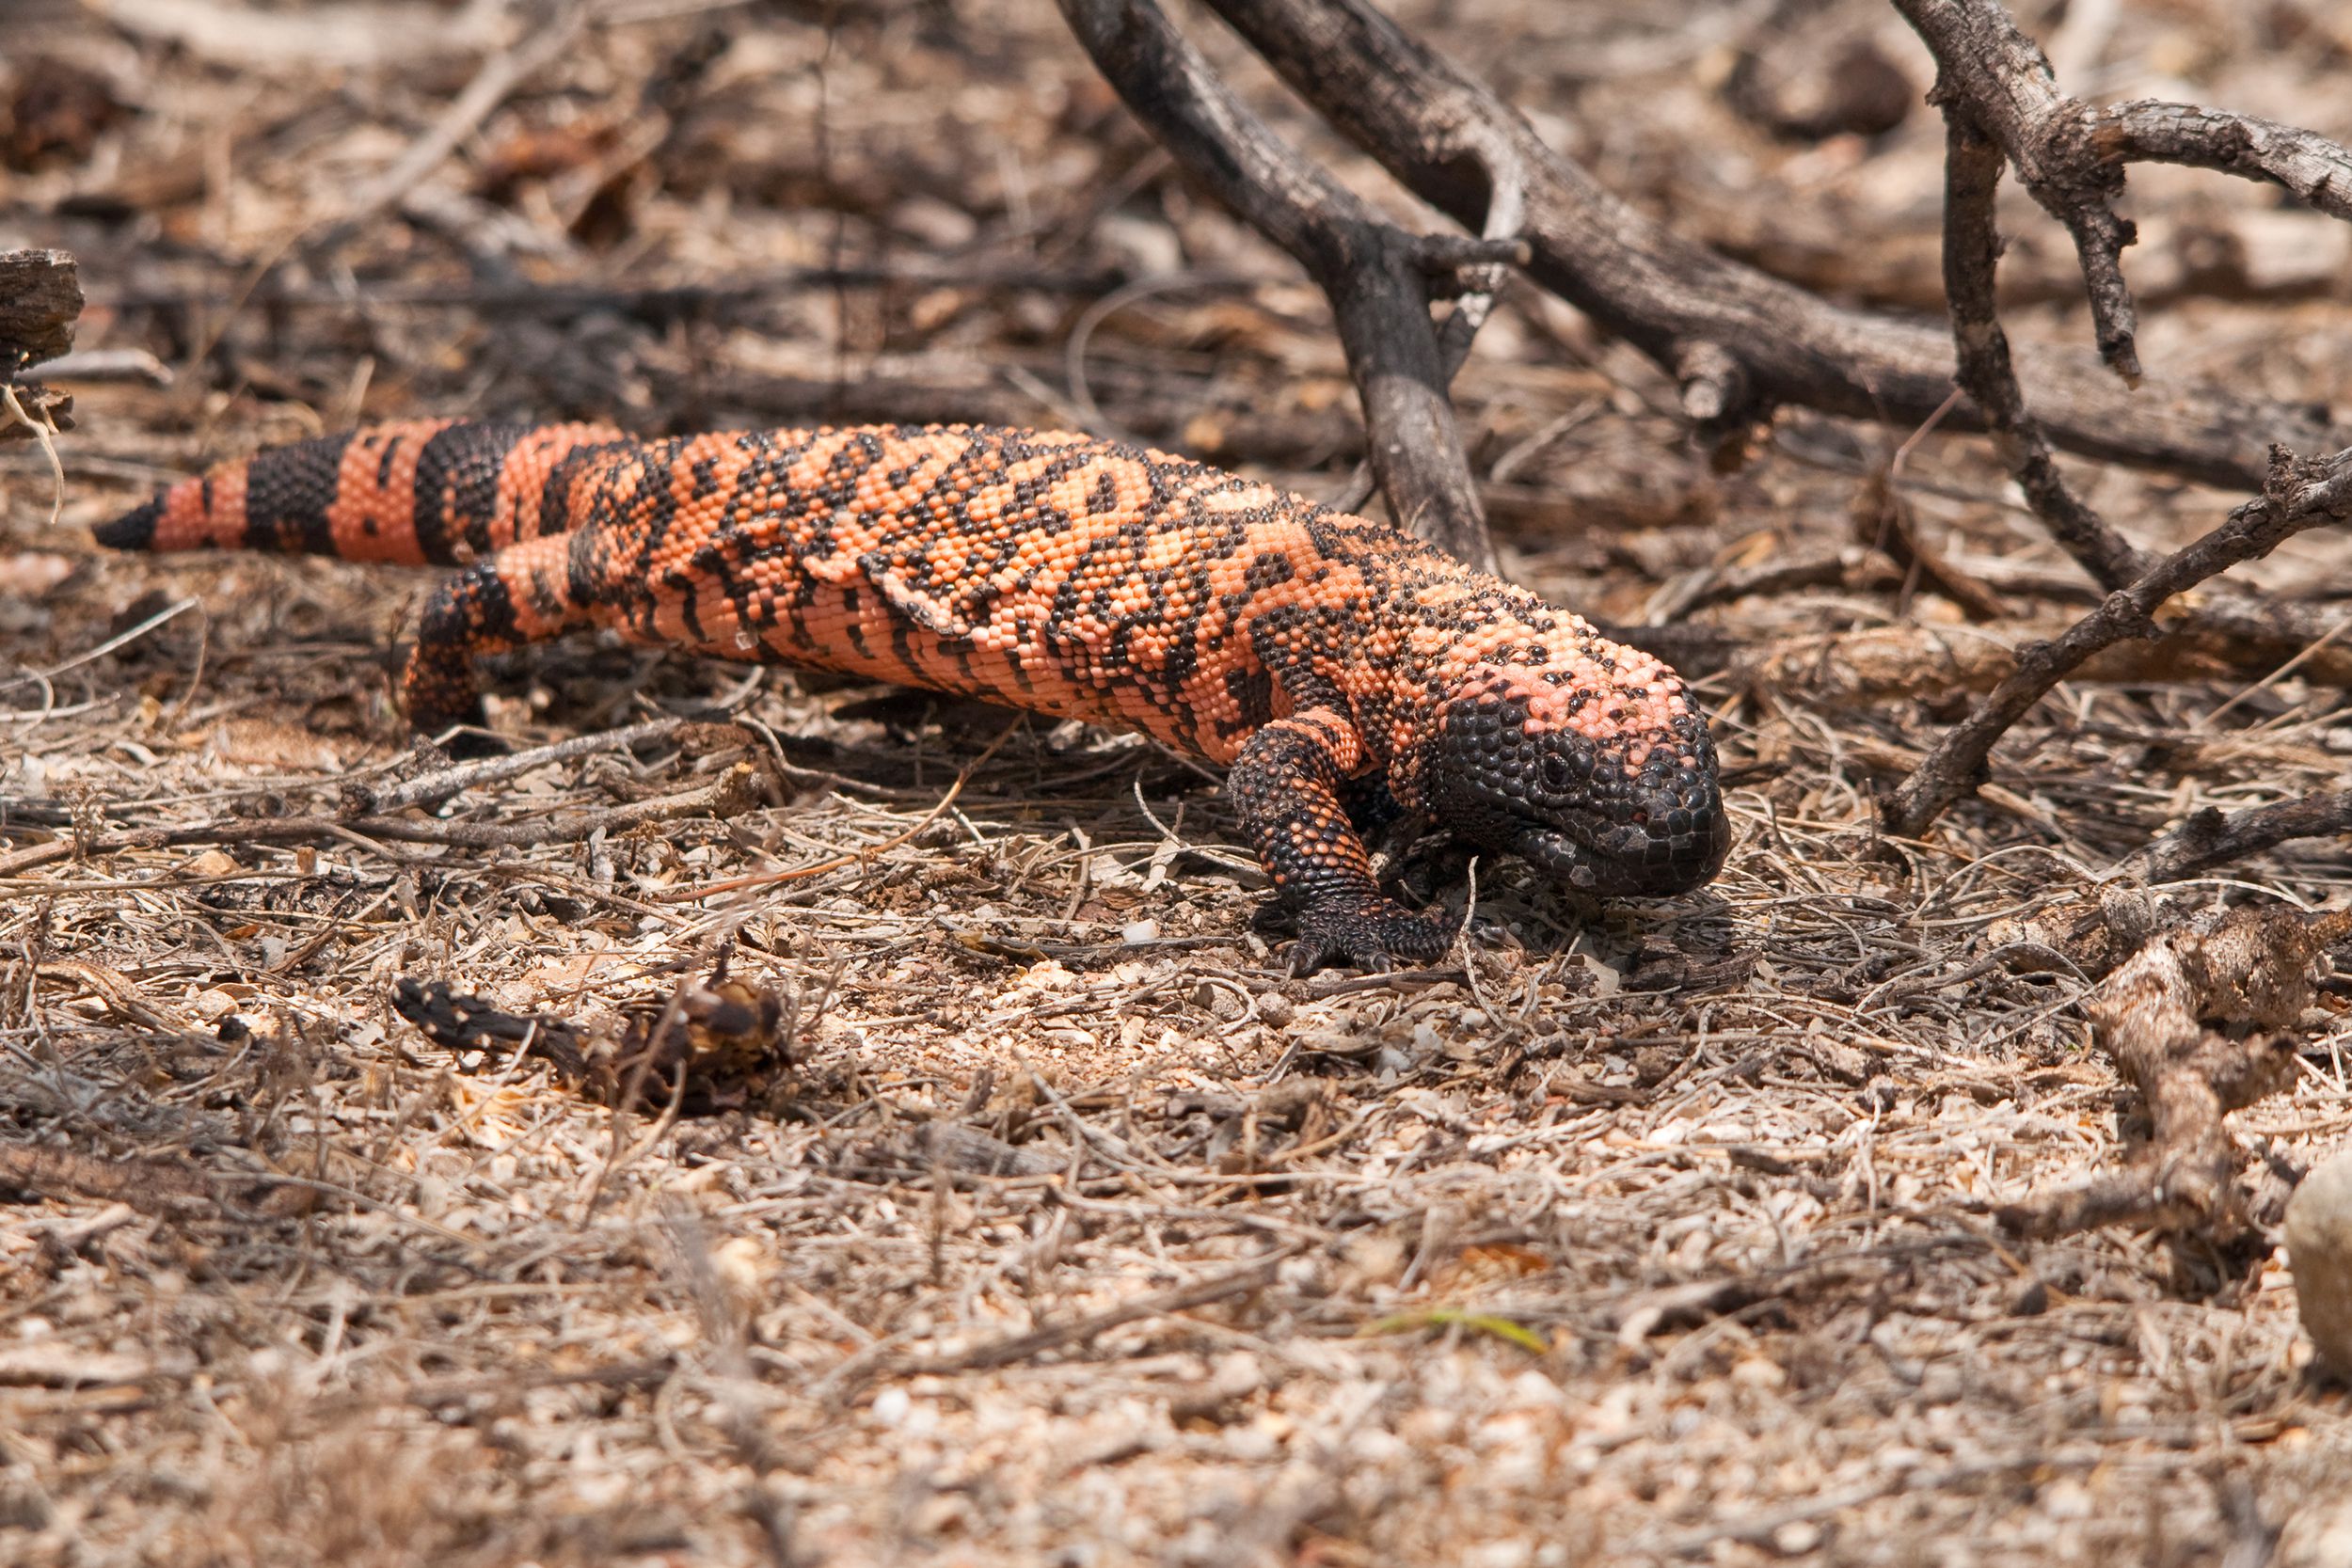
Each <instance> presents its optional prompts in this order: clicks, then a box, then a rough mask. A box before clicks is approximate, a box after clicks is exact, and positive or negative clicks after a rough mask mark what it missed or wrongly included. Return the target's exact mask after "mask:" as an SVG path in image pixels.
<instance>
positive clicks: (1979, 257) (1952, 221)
mask: <svg viewBox="0 0 2352 1568" xmlns="http://www.w3.org/2000/svg"><path fill="white" fill-rule="evenodd" d="M1944 114H1945V122H1946V123H1945V144H1944V145H1945V152H1944V297H1945V299H1946V301H1947V308H1948V309H1949V310H1950V312H1951V318H1952V341H1953V344H1954V346H1955V348H1956V349H1957V351H1958V354H1959V360H1960V369H1959V376H1958V379H1959V381H1960V385H1961V388H1962V389H1963V391H1965V392H1966V393H1967V394H1968V396H1969V397H1970V398H1972V399H1974V400H1975V402H1976V404H1977V408H1978V410H1979V412H1980V413H1982V414H1983V416H1984V422H1985V423H1986V425H1988V426H1989V427H1991V430H1992V433H1993V442H1994V446H1995V447H1997V448H1998V449H1999V450H2000V453H2001V457H2002V460H2003V461H2004V462H2005V463H2007V464H2008V466H2009V470H2010V473H2011V474H2012V475H2014V476H2015V477H2016V480H2017V484H2018V487H2019V488H2020V489H2022V490H2023V491H2025V493H2026V502H2027V504H2029V505H2030V506H2032V508H2033V510H2034V515H2036V516H2037V517H2040V518H2041V519H2042V524H2043V526H2045V527H2047V528H2048V529H2049V531H2050V532H2051V534H2052V535H2053V536H2055V537H2056V538H2057V540H2058V543H2059V545H2061V546H2064V548H2065V550H2066V553H2067V554H2069V555H2071V556H2073V557H2074V559H2075V560H2076V561H2077V562H2081V563H2082V567H2083V570H2085V571H2086V572H2089V573H2090V576H2091V578H2092V580H2093V581H2095V582H2097V583H2098V584H2099V586H2100V587H2102V588H2105V589H2108V590H2110V591H2112V590H2115V589H2119V588H2122V586H2123V585H2124V584H2126V583H2128V582H2130V581H2131V580H2132V579H2133V578H2137V577H2139V576H2140V575H2142V574H2143V573H2145V572H2146V571H2147V570H2148V565H2149V562H2150V560H2151V559H2152V558H2151V557H2149V556H2148V555H2147V554H2145V553H2144V552H2143V551H2141V550H2139V549H2138V548H2137V547H2135V546H2133V545H2132V543H2131V542H2130V541H2129V540H2127V539H2125V538H2124V537H2123V536H2122V534H2120V533H2117V532H2116V531H2114V530H2113V529H2111V528H2109V527H2108V526H2107V525H2106V522H2105V521H2103V520H2102V519H2101V518H2100V516H2099V515H2098V514H2097V513H2095V512H2093V511H2092V510H2091V509H2090V507H2089V506H2088V505H2086V504H2085V503H2084V502H2083V501H2082V500H2081V499H2079V498H2077V497H2076V496H2075V494H2074V491H2073V490H2072V489H2071V488H2069V487H2068V485H2067V483H2066V480H2065V477H2064V476H2063V475H2061V474H2060V473H2059V472H2058V463H2057V461H2056V459H2054V458H2053V457H2052V456H2051V455H2050V444H2049V442H2048V441H2046V440H2045V439H2043V438H2042V426H2041V425H2040V423H2039V422H2037V421H2036V420H2034V419H2033V417H2032V416H2031V415H2029V414H2028V413H2026V399H2025V393H2024V392H2023V391H2022V390H2021V389H2020V388H2019V387H2018V385H2017V372H2016V371H2015V370H2014V369H2013V368H2012V367H2011V366H2010V355H2009V335H2008V334H2007V333H2005V332H2003V331H2002V330H2001V322H2000V317H1999V315H1998V314H1997V313H1996V312H1995V310H1994V268H1995V267H1996V266H1997V264H1998V261H1999V258H2000V254H2001V240H2000V235H1999V234H1998V233H1997V232H1995V230H1994V224H1993V197H1994V191H1995V190H1996V189H1997V188H1998V186H1999V183H2000V179H2001V150H2000V149H1999V148H1998V147H1997V146H1995V145H1994V143H1993V141H1992V140H1991V139H1990V138H1988V137H1987V136H1986V135H1984V133H1983V132H1982V131H1981V130H1979V128H1978V126H1977V125H1976V123H1975V121H1974V120H1973V119H1971V118H1970V117H1969V115H1968V113H1967V111H1966V110H1965V109H1964V108H1963V107H1962V106H1961V105H1960V104H1959V103H1955V102H1952V101H1950V100H1948V99H1947V102H1946V103H1945V106H1944Z"/></svg>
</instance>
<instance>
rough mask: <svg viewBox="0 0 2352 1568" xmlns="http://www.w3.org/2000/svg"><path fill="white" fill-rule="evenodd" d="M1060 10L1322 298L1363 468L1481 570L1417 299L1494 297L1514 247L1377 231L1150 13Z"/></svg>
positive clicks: (1186, 155)
mask: <svg viewBox="0 0 2352 1568" xmlns="http://www.w3.org/2000/svg"><path fill="white" fill-rule="evenodd" d="M1061 8H1062V15H1063V17H1064V18H1065V19H1066V20H1067V21H1068V22H1069V24H1070V27H1071V30H1072V31H1073V33H1075V34H1076V35H1077V37H1078V40H1079V42H1080V43H1081V44H1083V45H1084V46H1085V47H1086V50H1087V53H1088V54H1089V55H1092V56H1093V57H1094V62H1095V65H1096V66H1097V67H1098V68H1099V69H1100V70H1101V71H1102V72H1103V74H1104V77H1106V78H1107V79H1108V80H1109V82H1110V84H1111V85H1112V87H1116V88H1117V89H1118V91H1119V94H1120V97H1121V98H1122V99H1124V100H1125V101H1126V103H1127V106H1128V108H1129V109H1130V110H1131V111H1132V112H1133V113H1134V114H1135V116H1136V119H1140V120H1142V121H1143V123H1144V124H1145V125H1146V126H1147V127H1149V128H1150V129H1151V131H1152V135H1155V136H1157V137H1158V138H1159V140H1160V141H1161V143H1162V144H1163V145H1165V146H1166V147H1167V148H1168V150H1169V151H1171V152H1173V153H1174V154H1175V155H1176V157H1177V159H1178V160H1179V161H1180V162H1181V163H1183V164H1184V166H1185V167H1186V168H1187V169H1189V170H1190V171H1191V172H1192V174H1193V175H1194V176H1195V177H1196V178H1198V179H1200V181H1201V182H1203V183H1205V184H1206V185H1207V186H1208V187H1209V189H1210V190H1211V191H1212V192H1214V193H1215V194H1216V197H1217V198H1218V199H1219V200H1221V201H1223V202H1224V203H1225V204H1226V205H1227V206H1228V207H1230V208H1232V210H1233V211H1234V212H1235V213H1237V214H1240V215H1241V217H1242V218H1243V219H1244V220H1245V221H1246V222H1248V224H1249V225H1250V227H1252V228H1253V229H1256V230H1258V231H1259V232H1260V233H1262V234H1263V235H1264V236H1265V237H1266V238H1267V239H1269V240H1271V241H1273V242H1274V243H1275V244H1276V245H1280V246H1281V247H1282V248H1283V249H1284V250H1285V251H1288V252H1289V253H1290V255H1291V256H1292V257H1293V258H1294V259H1295V261H1297V262H1298V263H1299V265H1300V266H1302V267H1304V268H1305V269H1306V270H1307V272H1308V274H1309V276H1310V277H1312V278H1313V279H1314V280H1315V283H1316V284H1317V286H1318V287H1320V288H1321V289H1322V290H1323V292H1324V293H1325V294H1326V295H1327V297H1328V298H1329V299H1330V302H1331V309H1332V313H1333V315H1334V316H1335V317H1336V318H1337V320H1338V325H1339V334H1340V342H1341V346H1342V347H1343V349H1344V350H1345V352H1346V355H1347V363H1348V369H1349V371H1350V372H1351V373H1352V374H1353V375H1354V377H1355V381H1356V388H1357V391H1358V392H1359V395H1360V396H1361V398H1362V400H1363V405H1364V420H1365V423H1366V425H1367V426H1368V427H1369V429H1370V440H1369V442H1368V446H1369V451H1368V453H1367V455H1368V458H1369V460H1370V462H1371V464H1372V468H1373V472H1374V474H1375V477H1376V478H1377V479H1378V480H1379V483H1380V488H1381V490H1382V492H1383V493H1385V494H1386V495H1387V497H1388V498H1389V507H1390V511H1391V515H1393V516H1394V517H1395V518H1396V520H1397V523H1398V525H1399V526H1400V527H1404V528H1407V529H1410V530H1411V531H1414V532H1415V533H1417V534H1419V535H1421V536H1422V538H1425V539H1428V540H1429V541H1431V542H1432V543H1434V544H1437V545H1439V546H1443V547H1444V548H1446V549H1448V550H1451V551H1452V552H1453V553H1454V555H1456V556H1458V557H1460V558H1461V559H1462V560H1464V561H1467V562H1470V563H1471V564H1473V565H1476V566H1480V567H1483V568H1485V569H1486V570H1489V571H1491V570H1493V569H1494V566H1495V556H1494V546H1493V545H1492V543H1491V542H1490V541H1489V540H1488V539H1487V537H1486V513H1485V510H1484V509H1483V508H1482V507H1481V505H1480V504H1479V499H1478V492H1477V487H1476V486H1475V484H1473V483H1472V482H1471V480H1470V462H1469V459H1468V457H1467V456H1466V455H1465V453H1464V451H1463V450H1462V438H1461V433H1460V432H1459V430H1458V429H1456V427H1455V424H1454V404H1453V402H1452V400H1451V399H1450V398H1449V397H1448V395H1447V387H1448V385H1449V384H1450V382H1451V381H1452V378H1453V365H1452V364H1450V363H1449V357H1450V356H1449V353H1448V347H1449V345H1446V344H1441V342H1440V335H1439V332H1438V328H1437V327H1436V325H1434V324H1433V323H1432V322H1431V320H1430V315H1429V300H1430V297H1431V295H1432V293H1440V292H1447V291H1446V290H1445V289H1444V288H1443V287H1442V285H1443V283H1444V280H1446V279H1448V278H1459V277H1460V274H1461V272H1462V269H1464V268H1466V267H1467V268H1476V269H1480V270H1479V271H1478V272H1477V273H1476V275H1475V276H1474V277H1470V278H1468V279H1465V280H1462V281H1461V282H1457V283H1456V284H1455V285H1454V289H1453V291H1452V292H1456V293H1458V292H1460V291H1461V289H1462V287H1463V286H1464V284H1465V283H1466V284H1467V286H1468V288H1469V289H1470V292H1471V293H1474V294H1478V295H1481V296H1488V297H1490V296H1491V293H1492V290H1493V287H1494V285H1495V282H1496V279H1495V277H1493V275H1492V273H1491V271H1490V270H1488V269H1492V268H1493V267H1494V266H1495V265H1496V264H1497V263H1499V262H1505V261H1512V260H1516V259H1517V258H1518V255H1519V253H1520V247H1519V246H1518V243H1517V242H1516V240H1514V239H1512V238H1511V237H1510V236H1508V235H1507V234H1495V235H1491V236H1490V237H1489V238H1487V239H1486V240H1483V241H1480V240H1468V239H1464V238H1462V237H1460V236H1448V235H1431V234H1415V233H1411V232H1408V231H1407V230H1403V229H1399V228H1397V227H1396V226H1395V225H1393V224H1391V223H1388V222H1385V221H1383V220H1382V219H1380V218H1379V217H1378V216H1377V215H1375V214H1374V213H1373V212H1372V211H1371V209H1369V208H1368V207H1366V206H1365V205H1364V204H1363V203H1362V202H1361V201H1360V200H1359V199H1358V198H1357V197H1356V196H1355V194H1354V193H1353V192H1351V191H1349V190H1348V189H1347V188H1346V187H1345V186H1343V185H1342V184H1340V183H1339V182H1337V181H1335V180H1333V179H1332V178H1331V177H1330V176H1329V175H1327V174H1326V173H1325V172H1324V171H1323V170H1321V169H1319V168H1317V167H1315V166H1312V165H1311V164H1309V163H1308V162H1306V161H1305V160H1304V159H1303V158H1301V157H1300V156H1299V155H1298V154H1297V153H1296V152H1295V151H1294V150H1292V149H1291V148H1289V147H1288V146H1286V145H1285V144H1284V143H1283V142H1282V141H1281V140H1280V139H1279V137H1277V136H1276V135H1274V134H1273V132H1272V131H1270V130H1269V129H1267V127H1266V126H1265V124H1264V123H1263V121H1261V120H1260V119H1257V117H1255V116H1254V115H1252V114H1250V113H1249V111H1248V109H1246V108H1244V107H1243V106H1242V104H1241V103H1240V102H1239V101H1238V100H1237V99H1235V98H1234V96H1233V95H1232V92H1231V91H1230V90H1229V89H1228V88H1227V87H1225V85H1224V84H1223V83H1222V82H1220V81H1219V80H1217V78H1216V73H1215V71H1214V70H1213V68H1212V67H1211V66H1210V64H1209V62H1208V60H1207V59H1206V58H1205V57H1203V56H1202V55H1201V54H1200V51H1199V50H1197V49H1195V48H1194V47H1193V46H1192V45H1191V44H1190V43H1188V42H1187V41H1186V40H1184V36H1183V35H1182V34H1180V33H1178V32H1177V31H1176V29H1175V28H1174V27H1173V26H1171V25H1170V24H1168V19H1167V17H1166V16H1164V15H1163V14H1161V12H1160V10H1159V8H1157V7H1156V6H1154V5H1152V4H1151V3H1150V0H1124V3H1120V0H1061ZM1498 206H1499V207H1502V208H1506V209H1507V207H1508V203H1507V202H1505V203H1499V204H1498ZM1433 285H1435V286H1433ZM1485 310H1486V307H1485V305H1484V304H1483V303H1481V304H1479V305H1476V306H1474V307H1473V308H1472V309H1471V310H1470V313H1469V314H1464V313H1463V312H1462V311H1461V310H1458V309H1457V311H1456V316H1457V318H1458V319H1460V320H1461V321H1462V322H1463V324H1464V325H1463V326H1462V327H1461V328H1459V329H1457V330H1456V332H1455V333H1454V338H1455V339H1457V340H1458V341H1459V343H1460V348H1461V351H1462V352H1467V349H1468V333H1469V332H1470V331H1472V330H1474V329H1475V327H1476V325H1477V322H1478V321H1479V320H1482V319H1483V318H1484V315H1485ZM1458 362H1459V361H1458V358H1455V359H1454V363H1458Z"/></svg>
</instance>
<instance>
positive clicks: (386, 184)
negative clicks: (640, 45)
mask: <svg viewBox="0 0 2352 1568" xmlns="http://www.w3.org/2000/svg"><path fill="white" fill-rule="evenodd" d="M587 20H588V8H587V6H586V5H585V4H584V3H583V0H571V3H570V4H567V5H565V6H564V8H563V9H562V10H561V11H559V12H558V13H557V14H556V16H555V17H554V18H553V19H552V20H551V21H548V22H544V23H542V22H540V21H538V19H537V18H536V17H535V16H533V15H532V13H531V12H529V11H526V12H525V13H524V16H523V36H522V37H521V38H519V39H516V40H515V41H514V42H513V43H512V44H509V45H508V46H507V47H506V48H504V49H501V50H500V51H499V52H498V53H497V54H495V55H491V56H490V57H489V58H488V59H486V60H485V61H484V62H483V63H482V69H481V70H479V71H476V72H474V77H473V80H472V81H470V82H468V83H467V84H466V86H465V88H464V90H463V91H461V92H459V93H458V95H457V96H456V97H455V98H453V99H452V100H450V103H449V107H448V108H446V109H444V110H442V111H441V115H440V118H439V119H436V120H435V121H434V122H433V125H432V127H431V128H430V129H429V130H427V131H426V132H425V134H424V135H421V136H420V137H418V138H417V139H416V141H414V142H412V143H411V144H409V148H408V150H407V151H405V152H404V153H402V154H401V155H400V157H398V158H397V159H395V160H394V161H393V162H392V164H391V166H389V167H388V168H386V169H385V170H384V171H383V172H382V173H381V174H378V175H377V176H376V177H375V178H374V179H373V180H371V181H369V182H367V183H366V184H364V185H362V186H360V187H359V189H358V193H357V194H355V195H354V196H353V197H352V198H351V204H350V206H349V207H348V208H346V209H345V210H344V213H343V215H342V217H341V218H340V219H338V220H337V221H336V222H335V223H334V225H333V226H332V227H330V228H328V229H327V230H326V231H325V232H324V233H322V234H320V235H319V236H318V237H317V238H316V239H314V240H312V241H310V245H309V246H308V248H309V249H310V251H311V252H312V253H313V254H317V255H324V254H326V253H327V252H330V251H333V250H337V249H340V248H341V247H342V245H344V244H345V243H347V242H348V241H349V240H350V239H351V237H352V236H353V235H355V234H357V233H358V232H359V231H360V230H362V229H364V228H366V227H367V226H368V224H369V223H371V222H373V220H374V219H375V218H376V217H377V216H378V215H379V214H382V213H383V211H384V210H385V209H386V208H388V207H390V206H392V205H393V204H394V203H396V202H398V201H399V200H400V198H402V197H404V196H405V195H407V194H408V192H409V191H410V190H411V189H412V188H414V187H415V185H416V183H417V182H419V181H420V180H422V179H423V178H424V177H425V176H426V175H428V174H431V173H432V172H433V171H434V170H435V169H437V168H438V167H440V166H441V164H442V162H443V161H444V160H445V159H447V158H448V157H449V155H450V154H451V153H453V152H454V151H456V150H457V148H458V145H459V144H460V143H461V142H463V141H464V140H465V139H466V138H467V137H468V136H470V135H473V134H474V132H475V131H476V130H477V129H479V128H480V126H481V124H482V122H483V121H484V120H485V119H489V118H490V116H491V114H492V113H494V112H495V111H496V110H497V108H498V106H499V105H500V104H501V103H504V102H506V98H507V95H508V94H509V93H511V92H513V91H514V90H515V89H516V87H520V86H521V85H522V84H523V83H524V82H526V81H528V80H529V79H530V78H531V77H532V76H534V75H536V74H537V73H538V72H539V71H542V70H544V69H546V68H547V67H548V66H549V65H552V64H554V63H555V61H556V60H558V59H560V58H562V57H563V55H564V52H565V51H566V50H568V49H570V48H571V47H572V44H573V42H574V40H577V39H578V38H579V36H580V29H581V28H582V27H583V26H584V25H585V24H586V23H587Z"/></svg>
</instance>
